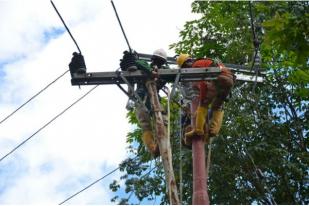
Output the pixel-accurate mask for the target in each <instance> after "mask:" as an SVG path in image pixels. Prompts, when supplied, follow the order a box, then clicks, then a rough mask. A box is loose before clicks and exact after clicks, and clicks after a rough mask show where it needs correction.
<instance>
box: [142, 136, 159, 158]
mask: <svg viewBox="0 0 309 206" xmlns="http://www.w3.org/2000/svg"><path fill="white" fill-rule="evenodd" d="M142 140H143V143H144V145H145V146H146V147H147V149H148V151H149V152H150V153H151V155H152V156H154V157H158V156H159V155H160V151H159V147H158V145H157V144H156V143H155V142H154V139H153V135H152V131H150V130H146V131H144V132H143V135H142Z"/></svg>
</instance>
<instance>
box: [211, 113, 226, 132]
mask: <svg viewBox="0 0 309 206" xmlns="http://www.w3.org/2000/svg"><path fill="white" fill-rule="evenodd" d="M223 115H224V111H223V110H213V112H212V117H211V120H210V126H209V137H214V136H217V135H218V134H219V131H220V129H221V125H222V121H223Z"/></svg>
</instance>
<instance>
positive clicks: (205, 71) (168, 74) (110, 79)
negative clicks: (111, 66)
mask: <svg viewBox="0 0 309 206" xmlns="http://www.w3.org/2000/svg"><path fill="white" fill-rule="evenodd" d="M220 72H221V70H220V68H219V67H207V68H183V69H159V70H158V75H159V79H162V80H164V81H166V82H175V80H176V81H177V80H178V78H179V82H186V81H202V80H215V79H216V78H217V76H218V75H219V74H220ZM177 75H179V77H177ZM176 77H177V78H176ZM149 78H150V77H149V75H148V74H146V73H144V72H142V71H140V70H137V71H134V72H129V71H122V72H121V76H119V71H116V72H94V73H85V74H78V73H73V74H72V79H71V83H72V85H73V86H79V85H97V84H126V83H127V82H126V81H124V79H126V80H127V81H128V82H129V83H130V84H134V83H143V82H146V81H147V80H148V79H149Z"/></svg>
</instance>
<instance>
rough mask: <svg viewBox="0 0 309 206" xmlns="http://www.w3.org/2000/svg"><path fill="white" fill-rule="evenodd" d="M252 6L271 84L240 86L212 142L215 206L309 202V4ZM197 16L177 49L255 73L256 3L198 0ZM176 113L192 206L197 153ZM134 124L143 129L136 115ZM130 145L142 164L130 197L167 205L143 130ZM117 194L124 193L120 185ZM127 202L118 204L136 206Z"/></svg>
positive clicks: (133, 163)
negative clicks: (193, 155)
mask: <svg viewBox="0 0 309 206" xmlns="http://www.w3.org/2000/svg"><path fill="white" fill-rule="evenodd" d="M251 4H252V16H253V19H252V20H253V23H254V27H253V28H254V31H255V33H256V37H257V40H258V42H259V43H260V45H259V50H260V53H261V56H262V64H261V65H260V66H261V67H262V68H263V71H265V72H266V76H265V81H264V82H263V83H262V84H257V85H255V84H254V83H241V82H238V83H237V85H236V86H235V88H234V91H233V95H232V97H231V99H230V100H229V102H227V103H226V105H225V117H224V123H223V127H222V129H221V133H220V135H219V136H218V137H217V138H216V139H215V141H214V142H213V144H212V159H211V162H212V164H211V167H210V171H209V172H210V173H209V180H208V186H209V191H208V192H209V197H210V202H211V204H252V203H257V204H275V203H277V204H309V174H308V172H309V155H308V152H309V148H308V141H309V140H308V136H309V134H308V127H309V122H308V120H309V111H308V108H309V104H308V102H309V99H308V98H309V88H308V87H309V84H308V83H309V70H308V62H309V59H308V56H309V44H308V43H309V42H308V41H309V38H308V28H309V25H308V24H309V14H308V11H309V3H308V2H304V1H302V2H296V1H291V2H252V3H251ZM192 11H193V12H195V13H198V14H201V17H200V18H199V19H196V20H193V21H189V22H187V23H186V24H185V25H184V30H183V31H181V32H180V37H181V41H179V42H177V43H174V44H172V45H171V48H174V49H175V51H176V53H181V52H185V53H190V54H192V55H193V56H195V57H203V56H208V57H212V58H220V59H221V60H222V61H223V62H226V63H234V64H242V65H248V66H249V67H250V65H251V64H252V59H253V55H254V49H255V46H254V44H253V42H254V38H253V33H252V25H251V18H250V3H249V2H212V1H210V2H208V1H195V2H193V3H192ZM165 104H166V101H165ZM171 108H172V112H171V114H172V115H171V131H172V133H171V137H172V138H171V143H172V147H173V148H172V150H173V164H174V170H175V175H176V180H177V183H178V187H179V186H180V184H179V183H180V181H179V180H180V175H179V174H180V171H181V172H182V179H183V181H182V188H183V193H182V200H183V202H182V203H183V204H191V203H192V202H191V201H192V164H191V162H192V159H191V151H190V150H189V149H186V148H182V149H180V143H179V135H180V133H179V129H180V123H179V115H178V114H179V113H178V110H179V107H178V106H177V105H176V104H174V103H172V105H171ZM128 119H129V121H130V122H131V123H132V124H137V121H136V118H135V115H134V112H129V114H128ZM128 143H129V144H130V146H129V148H128V149H129V151H131V153H133V154H135V155H137V157H138V158H136V159H130V160H128V161H125V162H124V163H123V164H122V171H124V172H125V175H124V176H123V177H122V179H123V181H124V183H125V190H126V192H128V195H129V194H131V193H132V194H134V195H135V196H136V197H137V199H139V200H140V201H142V200H143V199H148V200H154V199H155V196H159V197H160V203H161V204H167V203H168V202H167V196H166V192H165V191H166V188H165V183H164V173H163V169H162V167H161V165H160V163H159V161H158V160H156V161H154V160H152V159H151V157H150V155H149V154H148V153H147V152H146V150H145V148H144V146H143V144H142V142H141V130H140V129H139V127H138V126H137V127H136V129H135V130H133V131H132V132H131V133H129V134H128ZM206 149H207V146H206ZM181 165H182V167H180V166H181ZM149 171H151V172H149ZM111 189H113V191H117V190H119V185H118V183H115V182H114V184H111ZM127 199H128V198H124V199H122V200H121V198H118V200H121V201H120V203H126V204H130V203H132V202H130V201H129V200H127ZM114 200H117V198H115V199H114ZM156 203H158V202H156Z"/></svg>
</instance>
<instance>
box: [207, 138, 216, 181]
mask: <svg viewBox="0 0 309 206" xmlns="http://www.w3.org/2000/svg"><path fill="white" fill-rule="evenodd" d="M213 140H214V137H212V138H210V140H209V144H208V155H207V162H206V175H207V177H209V176H208V175H209V168H210V164H211V146H212V142H213Z"/></svg>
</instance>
